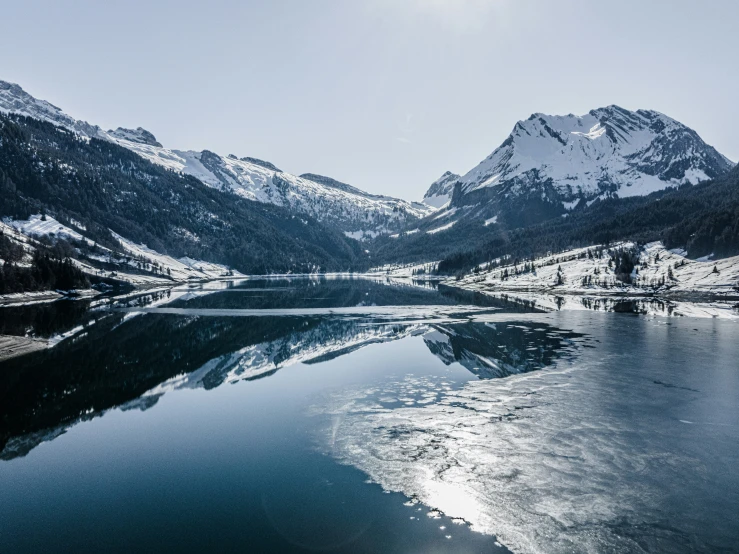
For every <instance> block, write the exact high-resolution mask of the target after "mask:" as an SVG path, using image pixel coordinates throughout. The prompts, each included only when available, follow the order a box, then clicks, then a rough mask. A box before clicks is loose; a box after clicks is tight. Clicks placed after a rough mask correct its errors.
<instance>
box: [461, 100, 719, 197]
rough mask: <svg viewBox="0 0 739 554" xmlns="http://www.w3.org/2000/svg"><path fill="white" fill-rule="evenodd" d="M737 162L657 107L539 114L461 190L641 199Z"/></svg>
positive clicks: (708, 176)
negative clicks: (534, 189)
mask: <svg viewBox="0 0 739 554" xmlns="http://www.w3.org/2000/svg"><path fill="white" fill-rule="evenodd" d="M732 165H733V164H732V162H730V161H729V160H728V159H726V158H725V157H724V156H722V155H721V154H719V153H718V152H717V151H716V150H715V149H714V148H713V147H711V146H709V145H707V144H706V143H705V142H703V140H702V139H701V138H700V137H699V136H698V134H697V133H696V132H695V131H693V130H692V129H690V128H688V127H686V126H685V125H683V124H681V123H679V122H677V121H675V120H674V119H672V118H670V117H667V116H666V115H664V114H661V113H659V112H656V111H653V110H637V111H633V112H632V111H629V110H626V109H623V108H621V107H619V106H615V105H611V106H607V107H605V108H598V109H595V110H591V111H590V112H589V113H587V114H585V115H583V116H576V115H572V114H569V115H565V116H551V115H545V114H541V113H535V114H533V115H532V116H531V117H529V118H528V119H527V120H525V121H519V122H518V123H516V125H515V126H514V128H513V131H512V132H511V134H510V135H509V136H508V138H507V139H506V140H505V141H504V142H503V144H501V146H500V147H498V148H497V149H496V150H495V151H494V152H493V153H492V154H491V155H490V156H488V157H487V158H486V159H485V160H483V161H482V162H481V163H480V164H479V165H478V166H477V167H475V168H474V169H472V170H471V171H470V172H469V173H467V174H466V175H464V176H463V177H462V178H461V180H460V181H461V183H462V191H463V192H464V193H465V194H466V193H471V192H473V191H475V190H479V189H484V188H486V187H492V186H499V185H508V187H510V188H511V190H510V191H509V192H510V193H512V194H514V195H515V194H516V193H517V191H518V189H520V188H521V187H530V186H532V185H536V184H537V183H538V184H544V183H547V184H550V185H551V186H552V187H553V189H554V190H555V191H556V192H557V193H558V194H559V196H561V200H562V201H563V202H571V201H573V200H575V199H585V200H591V199H593V198H595V197H598V196H601V195H608V194H618V195H619V196H636V195H644V194H649V193H651V192H654V191H657V190H661V189H664V188H666V187H669V186H677V185H682V184H686V183H691V184H696V183H698V182H700V181H703V180H706V179H711V178H714V177H717V176H718V175H721V174H722V173H725V172H726V171H728V170H729V169H730V168H731V167H732Z"/></svg>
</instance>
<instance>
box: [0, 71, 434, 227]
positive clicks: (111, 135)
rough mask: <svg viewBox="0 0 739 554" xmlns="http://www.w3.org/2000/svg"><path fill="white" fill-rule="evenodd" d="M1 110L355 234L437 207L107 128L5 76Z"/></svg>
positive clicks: (0, 88) (0, 84)
mask: <svg viewBox="0 0 739 554" xmlns="http://www.w3.org/2000/svg"><path fill="white" fill-rule="evenodd" d="M0 112H4V113H17V114H22V115H26V116H29V117H33V118H36V119H41V120H44V121H49V122H52V123H54V124H56V125H59V126H63V127H65V128H68V129H71V130H74V131H75V132H77V133H79V134H81V135H83V136H86V137H94V138H98V139H101V140H108V141H110V142H114V143H116V144H118V145H120V146H123V147H124V148H127V149H129V150H132V151H133V152H135V153H137V154H138V155H140V156H142V157H143V158H145V159H147V160H149V161H150V162H152V163H155V164H158V165H160V166H163V167H166V168H168V169H171V170H173V171H177V172H181V173H185V174H188V175H192V176H194V177H196V178H197V179H199V180H200V181H202V182H203V183H205V184H206V185H209V186H211V187H214V188H218V189H220V190H230V191H232V192H234V193H236V194H238V195H240V196H243V197H244V198H248V199H250V200H255V201H258V202H265V203H270V204H276V205H278V206H284V207H286V208H289V209H291V210H293V211H295V212H298V213H302V214H307V215H310V216H312V217H314V218H316V219H317V220H319V221H322V222H324V223H327V224H330V225H333V226H335V227H336V228H337V229H339V230H341V231H343V232H345V233H347V234H348V235H350V236H352V235H353V234H356V233H359V235H360V236H364V235H369V236H372V235H374V234H377V233H385V232H392V231H394V230H400V229H402V228H403V227H405V225H406V224H407V223H409V222H412V221H414V220H416V219H419V218H422V217H424V216H426V215H428V214H429V213H431V212H432V211H433V210H432V208H429V207H427V206H425V205H424V204H420V203H415V202H407V201H405V200H399V199H396V198H390V197H385V196H375V195H370V194H367V193H365V192H363V191H360V190H358V189H355V188H354V187H350V186H348V185H345V186H344V187H343V188H341V187H336V186H331V185H328V184H324V183H322V182H318V181H316V180H312V179H309V178H301V177H297V176H295V175H291V174H289V173H284V172H282V171H280V170H279V169H277V167H275V166H274V165H273V164H270V163H268V162H263V161H261V160H257V159H255V158H250V157H242V158H238V157H236V156H234V155H228V156H221V155H218V154H215V153H213V152H210V151H208V150H203V151H202V152H197V151H183V150H174V149H170V148H165V147H163V146H162V145H161V143H159V142H158V141H157V140H156V138H155V137H154V135H153V134H152V133H150V132H148V131H146V130H145V129H142V128H140V127H139V128H138V129H123V128H118V129H116V130H110V131H105V130H103V129H101V128H100V127H98V126H95V125H90V124H88V123H86V122H82V121H78V120H75V119H74V118H72V117H70V116H69V115H67V114H65V113H64V112H62V111H61V110H60V109H59V108H57V107H56V106H54V105H52V104H50V103H48V102H46V101H43V100H37V99H36V98H34V97H33V96H31V95H29V94H28V93H26V92H25V91H24V90H23V89H22V88H21V87H19V86H18V85H15V84H11V83H6V82H4V81H0Z"/></svg>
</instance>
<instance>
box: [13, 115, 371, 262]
mask: <svg viewBox="0 0 739 554" xmlns="http://www.w3.org/2000/svg"><path fill="white" fill-rule="evenodd" d="M39 213H49V214H51V215H54V216H55V217H56V218H57V219H58V220H59V221H62V222H64V223H65V224H66V223H69V222H71V221H75V222H77V224H78V227H79V226H81V227H84V228H85V235H86V237H88V238H90V239H92V240H94V241H97V242H99V243H100V244H102V245H104V246H111V247H116V248H117V247H118V246H119V245H118V243H117V241H116V240H115V238H114V237H113V235H112V234H111V231H113V232H115V233H117V234H118V235H121V236H123V237H125V238H126V239H128V240H130V241H133V242H135V243H138V244H146V245H147V246H148V247H149V248H152V249H154V250H156V251H158V252H161V253H164V254H169V255H172V256H174V257H175V258H182V257H185V256H189V257H191V258H197V259H202V260H205V261H209V262H215V263H220V264H226V265H228V266H230V267H233V268H235V269H237V270H240V271H243V272H249V273H269V272H284V271H300V272H310V271H318V270H319V269H320V270H347V269H350V268H356V267H363V265H364V264H365V261H364V260H365V256H364V254H363V252H362V251H361V249H360V248H359V245H358V244H357V243H356V242H355V241H352V240H349V239H346V238H345V237H344V236H343V235H342V234H341V233H339V232H338V231H335V230H333V229H330V228H328V227H326V226H324V225H322V224H320V223H318V222H316V221H315V220H313V219H312V218H310V217H309V216H303V217H297V216H295V215H294V214H292V213H290V212H289V211H287V210H285V209H284V208H281V207H279V206H273V205H269V204H263V203H258V202H253V201H249V200H246V199H244V198H242V197H239V196H237V195H234V194H231V193H224V192H220V191H217V190H214V189H213V188H211V187H208V186H206V185H204V184H203V183H202V182H200V181H199V180H197V179H195V178H193V177H191V176H189V175H183V174H181V173H176V172H172V171H167V170H166V169H164V168H162V167H161V166H159V165H155V164H152V163H150V162H148V161H147V160H146V159H144V158H142V157H141V156H138V155H137V154H135V153H134V152H132V151H131V150H129V149H126V148H122V147H121V146H119V145H117V144H115V143H113V142H111V141H108V140H100V139H97V138H87V136H86V135H80V134H78V133H76V132H70V131H68V130H67V129H65V128H64V127H58V126H55V125H53V124H51V123H49V122H45V121H40V120H37V119H32V118H28V117H23V116H17V115H11V116H3V115H0V216H6V217H11V218H13V219H24V220H25V219H28V218H29V217H30V216H31V215H34V214H39Z"/></svg>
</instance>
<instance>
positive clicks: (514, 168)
mask: <svg viewBox="0 0 739 554" xmlns="http://www.w3.org/2000/svg"><path fill="white" fill-rule="evenodd" d="M247 154H248V153H247ZM306 169H307V170H309V169H310V168H306ZM0 217H1V218H2V223H1V224H0V259H2V267H1V270H2V271H1V279H0V295H2V299H3V302H28V301H33V300H39V301H40V300H49V299H54V298H58V297H60V296H62V295H67V294H76V295H80V294H82V295H86V294H98V293H100V292H104V291H109V290H131V289H134V288H152V287H167V286H170V285H172V284H177V283H183V282H201V281H209V280H218V279H232V278H238V277H243V276H244V275H247V274H262V275H269V274H298V273H299V274H317V273H330V272H353V273H368V272H371V273H375V274H377V273H384V274H387V275H391V276H394V277H400V278H407V279H422V280H426V279H437V280H444V279H446V280H447V286H455V287H461V288H465V289H470V290H475V291H478V292H485V293H490V294H497V293H501V292H506V293H512V292H515V293H519V294H539V293H542V294H544V293H545V294H551V295H559V296H561V295H580V296H583V295H621V296H628V295H636V296H665V297H667V296H673V297H674V296H680V297H681V298H687V297H690V296H691V295H694V296H696V297H698V296H699V297H700V298H702V299H732V298H736V297H738V296H739V169H737V166H736V164H735V163H734V162H732V161H731V160H729V159H728V158H726V157H725V156H723V155H722V154H721V153H719V152H718V151H717V150H716V149H715V148H713V147H712V146H710V145H708V144H706V143H705V142H704V141H703V140H702V139H701V137H700V136H699V134H698V133H697V132H696V131H694V130H693V129H690V128H689V127H687V126H685V125H683V124H681V123H680V122H678V121H676V120H674V119H672V118H670V117H668V116H666V115H664V114H662V113H659V112H657V111H653V110H636V111H630V110H627V109H624V108H621V107H619V106H615V105H612V106H607V107H604V108H597V109H593V110H591V111H590V112H588V113H587V114H584V115H581V116H577V115H573V114H569V115H565V116H550V115H545V114H540V113H535V114H533V115H531V116H530V117H528V118H527V119H524V120H522V121H519V122H518V123H516V125H515V126H514V128H513V130H512V131H511V133H510V135H509V136H508V137H507V138H506V139H505V141H503V143H502V144H501V145H500V146H499V147H498V148H496V149H495V150H494V151H493V152H492V153H491V154H490V156H488V157H487V158H485V159H484V160H483V161H482V162H480V164H478V165H477V166H476V167H474V168H472V169H471V170H469V171H468V172H467V173H465V174H456V173H453V172H451V171H448V172H446V173H444V175H442V176H441V177H440V178H439V179H438V180H437V181H435V182H434V183H432V184H431V185H430V186H429V188H428V191H427V193H426V195H425V196H424V198H423V199H420V200H419V201H414V200H408V199H400V198H392V197H389V196H383V195H376V194H371V193H369V192H365V191H362V190H360V189H358V188H356V187H354V186H352V185H350V184H346V183H343V182H341V181H338V180H336V179H333V178H331V177H328V176H322V175H318V174H315V173H310V172H309V171H307V172H306V173H303V174H301V175H292V174H289V173H287V172H284V171H282V170H280V169H279V167H278V165H276V164H274V163H272V162H269V161H264V160H260V159H257V158H254V157H250V156H248V155H244V154H238V155H236V154H231V153H228V154H222V153H215V152H212V151H210V150H202V151H189V150H179V149H177V148H175V147H173V146H165V145H163V144H161V143H160V142H159V141H158V140H157V139H156V137H155V135H154V134H153V133H151V132H150V131H148V130H145V129H142V128H137V129H123V128H117V129H111V130H104V129H102V128H100V127H99V126H97V125H94V124H92V123H88V122H85V121H80V120H77V119H75V118H74V117H73V116H71V115H68V114H66V113H65V112H64V111H62V110H61V109H60V108H58V107H56V106H54V105H53V104H51V103H50V102H48V101H46V100H41V99H37V98H35V97H34V96H32V95H31V94H29V93H28V92H26V91H25V90H23V88H22V87H21V86H19V85H17V84H13V83H8V82H4V81H0Z"/></svg>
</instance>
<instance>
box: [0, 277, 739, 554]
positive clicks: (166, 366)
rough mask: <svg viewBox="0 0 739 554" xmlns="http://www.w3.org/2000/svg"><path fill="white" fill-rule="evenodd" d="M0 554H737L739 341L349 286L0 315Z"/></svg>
mask: <svg viewBox="0 0 739 554" xmlns="http://www.w3.org/2000/svg"><path fill="white" fill-rule="evenodd" d="M0 333H2V334H6V335H29V336H37V337H40V338H45V339H48V340H49V341H50V342H51V343H52V344H54V346H53V347H52V348H49V349H47V350H44V351H41V352H36V353H32V354H28V355H26V356H23V357H20V358H15V359H11V360H7V361H5V362H1V363H0V552H100V551H106V552H124V551H125V552H130V551H156V552H160V551H161V552H202V551H206V550H207V551H219V552H220V551H223V552H316V551H326V552H506V551H507V549H508V548H509V549H510V550H512V551H515V552H619V553H620V552H721V551H725V552H736V551H739V547H737V544H739V518H738V517H737V514H739V324H738V323H737V322H736V321H731V320H720V319H707V318H703V319H701V318H689V317H657V316H651V315H635V314H628V313H604V312H602V311H587V310H583V311H570V312H565V311H562V312H556V311H555V312H543V311H541V310H535V309H531V308H526V307H522V306H517V305H513V304H509V303H505V302H503V301H500V300H492V299H485V298H483V297H480V296H476V295H469V296H468V295H465V296H463V297H455V296H450V295H448V294H446V295H445V294H442V293H440V292H438V291H436V290H434V289H433V288H425V287H423V286H411V285H407V284H405V285H399V284H392V283H388V282H384V281H381V280H366V279H356V280H352V279H333V280H326V279H292V280H286V279H272V280H256V279H255V280H244V281H239V282H235V283H229V284H228V285H224V284H210V285H206V286H205V287H192V288H187V287H183V288H181V289H175V290H172V291H165V292H157V293H152V294H148V295H143V296H138V297H131V298H125V299H120V298H119V299H107V300H98V301H95V302H57V303H54V304H44V305H41V304H39V305H35V306H29V307H23V308H2V309H0Z"/></svg>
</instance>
